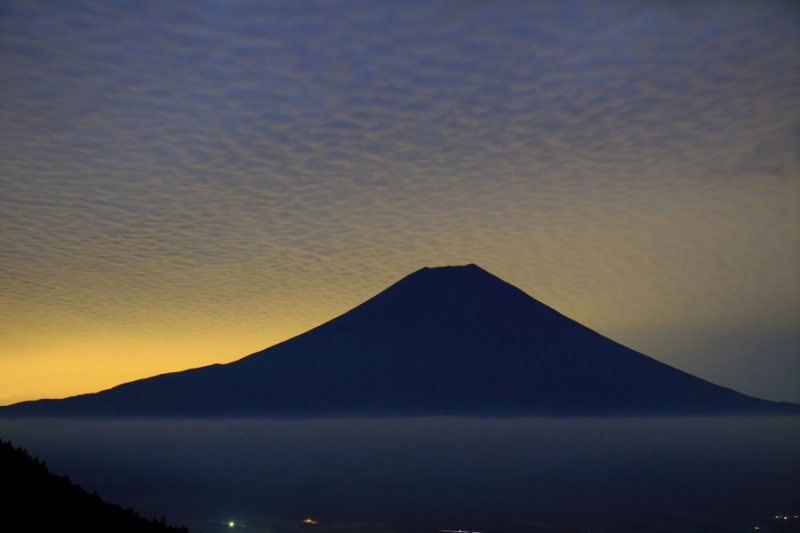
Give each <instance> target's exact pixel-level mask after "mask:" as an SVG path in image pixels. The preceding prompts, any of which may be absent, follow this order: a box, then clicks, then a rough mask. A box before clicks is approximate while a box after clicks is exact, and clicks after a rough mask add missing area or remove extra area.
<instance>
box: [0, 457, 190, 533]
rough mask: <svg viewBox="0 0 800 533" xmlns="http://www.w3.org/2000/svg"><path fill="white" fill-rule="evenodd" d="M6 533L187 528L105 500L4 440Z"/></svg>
mask: <svg viewBox="0 0 800 533" xmlns="http://www.w3.org/2000/svg"><path fill="white" fill-rule="evenodd" d="M0 472H2V484H3V491H2V494H3V495H2V498H0V517H2V518H1V519H0V520H1V521H2V530H3V531H5V532H8V533H16V532H31V533H39V532H50V531H52V532H56V531H79V532H81V533H95V532H97V533H116V532H120V533H122V532H124V533H139V532H148V533H149V532H153V533H160V532H165V533H166V532H170V533H188V530H187V529H186V528H185V527H175V526H168V525H167V524H166V522H165V520H164V518H163V517H162V518H161V520H160V521H156V520H155V519H154V520H148V519H146V518H143V517H141V516H139V514H138V513H137V512H135V511H134V510H132V509H122V508H121V507H120V506H119V505H114V504H111V503H106V502H104V501H103V500H102V499H101V498H100V496H98V495H97V493H94V494H89V493H88V492H86V491H85V490H83V489H82V488H81V487H80V486H78V485H75V484H74V483H72V482H71V481H70V479H69V476H58V475H55V474H53V473H51V472H50V471H49V470H48V469H47V464H46V463H45V462H39V459H38V458H36V457H31V456H30V455H28V452H27V451H26V450H24V449H22V448H21V447H17V448H14V446H12V444H11V441H8V442H3V441H0Z"/></svg>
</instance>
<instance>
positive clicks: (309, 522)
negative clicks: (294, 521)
mask: <svg viewBox="0 0 800 533" xmlns="http://www.w3.org/2000/svg"><path fill="white" fill-rule="evenodd" d="M303 522H304V523H306V524H316V522H314V521H313V520H311V519H310V518H306V519H305V520H303Z"/></svg>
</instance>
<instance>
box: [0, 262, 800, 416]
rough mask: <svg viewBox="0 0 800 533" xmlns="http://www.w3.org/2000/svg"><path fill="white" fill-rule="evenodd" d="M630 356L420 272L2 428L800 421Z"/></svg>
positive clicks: (448, 277)
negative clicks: (167, 423) (679, 418)
mask: <svg viewBox="0 0 800 533" xmlns="http://www.w3.org/2000/svg"><path fill="white" fill-rule="evenodd" d="M798 413H800V405H795V404H790V403H783V402H770V401H766V400H761V399H757V398H753V397H750V396H746V395H744V394H740V393H738V392H735V391H733V390H731V389H727V388H724V387H720V386H717V385H714V384H712V383H709V382H707V381H705V380H702V379H700V378H697V377H694V376H692V375H690V374H687V373H685V372H683V371H681V370H678V369H675V368H672V367H670V366H668V365H665V364H663V363H660V362H658V361H656V360H654V359H651V358H649V357H647V356H645V355H642V354H640V353H638V352H635V351H633V350H631V349H629V348H626V347H624V346H622V345H620V344H618V343H616V342H614V341H612V340H610V339H608V338H606V337H603V336H602V335H600V334H598V333H596V332H594V331H592V330H590V329H588V328H586V327H584V326H582V325H580V324H578V323H577V322H575V321H573V320H571V319H569V318H567V317H565V316H563V315H561V314H560V313H558V312H556V311H555V310H553V309H551V308H550V307H548V306H546V305H544V304H542V303H540V302H538V301H537V300H535V299H533V298H531V297H530V296H528V295H527V294H525V293H524V292H522V291H521V290H519V289H517V288H516V287H514V286H512V285H510V284H508V283H506V282H504V281H502V280H501V279H499V278H497V277H495V276H493V275H491V274H489V273H488V272H486V271H484V270H482V269H481V268H479V267H478V266H476V265H466V266H458V267H439V268H423V269H421V270H419V271H417V272H414V273H413V274H411V275H409V276H407V277H405V278H403V279H402V280H400V281H399V282H397V283H395V284H394V285H392V286H390V287H389V288H387V289H386V290H384V291H383V292H381V293H380V294H378V295H376V296H375V297H373V298H371V299H369V300H367V301H366V302H364V303H363V304H361V305H359V306H358V307H356V308H354V309H352V310H351V311H349V312H347V313H345V314H343V315H341V316H339V317H337V318H335V319H333V320H331V321H329V322H327V323H325V324H322V325H321V326H319V327H316V328H314V329H312V330H310V331H308V332H306V333H304V334H302V335H299V336H297V337H294V338H292V339H290V340H287V341H285V342H282V343H280V344H278V345H275V346H273V347H271V348H267V349H266V350H263V351H261V352H257V353H254V354H252V355H250V356H247V357H244V358H243V359H240V360H238V361H235V362H232V363H228V364H224V365H222V364H216V365H210V366H206V367H201V368H195V369H191V370H186V371H183V372H175V373H170V374H162V375H159V376H155V377H151V378H148V379H142V380H138V381H134V382H131V383H126V384H123V385H119V386H117V387H114V388H112V389H109V390H105V391H102V392H99V393H96V394H84V395H81V396H74V397H71V398H66V399H63V400H38V401H32V402H22V403H18V404H15V405H11V406H7V407H2V408H0V416H176V415H178V416H272V417H295V416H302V417H317V416H427V415H468V416H522V415H525V416H530V415H535V416H666V415H734V414H798Z"/></svg>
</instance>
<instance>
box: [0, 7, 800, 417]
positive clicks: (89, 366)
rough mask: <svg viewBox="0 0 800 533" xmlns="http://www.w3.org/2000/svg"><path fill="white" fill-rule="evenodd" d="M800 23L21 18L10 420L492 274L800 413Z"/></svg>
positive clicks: (309, 13)
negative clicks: (468, 268) (397, 293)
mask: <svg viewBox="0 0 800 533" xmlns="http://www.w3.org/2000/svg"><path fill="white" fill-rule="evenodd" d="M798 27H800V10H798V8H797V5H796V4H794V3H792V2H779V1H774V2H770V1H765V2H758V3H755V2H735V1H725V2H696V3H674V2H656V1H653V2H614V3H597V2H578V1H567V2H563V1H559V2H555V1H554V2H513V1H508V2H504V1H496V2H492V1H455V0H453V1H450V2H445V1H437V2H430V1H426V2H413V1H412V2H409V1H402V2H401V1H397V2H391V1H390V2H385V1H380V2H379V1H374V2H370V1H356V2H340V1H320V2H310V1H287V2H234V1H225V0H214V1H207V2H188V1H177V2H103V1H96V2H92V1H76V2H70V3H63V4H59V5H57V6H54V5H53V4H52V3H49V2H41V3H37V2H30V1H25V2H22V1H20V2H4V3H3V5H2V6H0V106H2V107H0V223H1V224H2V226H0V287H2V291H0V338H2V339H3V340H2V341H0V369H3V368H5V370H6V371H5V372H0V402H5V403H8V401H13V400H3V398H12V397H13V398H22V397H26V398H27V397H41V396H58V395H65V394H74V393H78V392H85V391H92V390H97V389H100V388H105V387H108V386H112V385H114V384H116V383H119V382H122V381H128V380H131V379H136V378H140V377H145V376H148V375H152V374H154V373H159V372H165V371H171V370H179V369H183V368H187V367H191V366H199V365H202V364H209V363H212V362H225V361H230V360H233V359H237V358H239V357H242V356H244V355H246V354H247V353H250V352H252V351H255V350H258V349H261V348H264V347H266V346H268V345H271V344H274V343H275V342H279V341H280V340H283V339H286V338H288V337H290V336H293V335H295V334H299V333H302V332H303V331H305V330H306V329H309V328H310V327H313V326H315V325H318V324H319V323H321V322H323V321H325V320H327V319H330V318H332V317H334V316H336V315H338V314H340V313H342V312H344V311H346V310H348V309H350V308H351V307H353V306H354V305H356V304H358V303H360V302H361V301H363V300H365V299H367V298H369V297H370V296H372V295H374V294H375V293H376V292H378V291H380V290H382V289H383V288H384V287H386V286H387V285H389V284H390V283H392V282H394V281H396V280H397V279H399V278H400V277H402V276H404V275H406V274H408V273H410V272H412V271H414V270H416V269H418V268H421V267H423V266H437V265H445V264H464V263H471V262H474V263H477V264H479V265H481V266H482V267H484V268H485V269H487V270H489V271H490V272H492V273H494V274H496V275H498V276H500V277H501V278H503V279H505V280H507V281H509V282H511V283H513V284H515V285H517V286H518V287H520V288H522V289H523V290H525V291H526V292H528V293H529V294H531V295H532V296H534V297H536V298H538V299H540V300H541V301H543V302H545V303H547V304H548V305H551V306H552V307H554V308H556V309H558V310H559V311H561V312H563V313H564V314H567V315H568V316H570V317H572V318H575V319H576V320H578V321H580V322H582V323H584V324H586V325H588V326H590V327H592V328H594V329H596V330H598V331H600V332H602V333H604V334H606V335H608V336H611V337H613V338H615V339H617V340H620V341H621V342H624V343H627V344H629V345H631V346H632V347H634V348H637V349H639V350H641V351H643V352H644V353H647V354H648V355H652V356H654V357H657V358H659V359H661V360H663V361H665V362H668V363H671V364H675V365H677V366H679V367H681V368H684V369H686V370H688V371H690V372H697V373H699V374H700V375H705V376H707V377H708V378H709V379H716V380H717V382H720V383H721V384H724V385H728V386H732V387H735V388H738V389H739V390H742V391H743V392H749V393H753V394H758V395H761V396H763V397H770V398H775V399H786V400H791V399H793V398H794V397H795V396H800V389H798V387H799V386H800V385H798V384H797V383H796V379H794V378H788V377H787V376H789V375H794V376H796V375H797V373H796V372H798V371H800V354H798V352H797V344H796V343H793V342H787V341H786V339H791V338H796V337H797V335H798V331H799V329H798V323H800V311H799V310H798V308H799V307H800V284H799V283H798V276H797V272H798V271H800V251H799V250H800V238H799V236H800V235H799V234H800V230H798V222H800V212H799V211H800V208H799V207H798V206H800V184H799V183H798V177H799V176H800V163H799V162H798V149H797V147H798V146H800V118H799V117H800V105H799V104H798V99H797V94H798V89H799V88H800V82H798V80H799V79H800V37H799V36H798ZM734 333H735V334H736V335H739V337H736V338H743V339H744V340H742V342H741V343H736V346H733V347H732V346H731V341H730V339H731V338H734V336H735V335H733V334H734ZM726 339H727V340H726ZM759 339H760V340H759ZM742 346H744V347H745V348H742ZM721 367H724V368H725V369H727V370H726V371H725V372H720V371H719V369H720V368H721ZM755 367H758V368H761V369H772V370H764V371H763V372H762V373H761V374H758V376H757V377H755V378H754V373H753V372H752V369H753V368H755ZM714 369H716V373H715V370H714ZM748 369H749V370H748ZM792 372H795V373H794V374H791V373H792ZM703 373H705V374H703ZM43 376H45V377H43ZM37 387H38V388H37ZM794 399H795V401H797V400H798V398H794Z"/></svg>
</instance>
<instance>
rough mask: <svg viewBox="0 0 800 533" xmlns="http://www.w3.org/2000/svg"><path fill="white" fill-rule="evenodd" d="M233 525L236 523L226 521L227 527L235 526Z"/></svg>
mask: <svg viewBox="0 0 800 533" xmlns="http://www.w3.org/2000/svg"><path fill="white" fill-rule="evenodd" d="M235 525H236V524H234V523H233V522H228V526H229V527H233V526H235Z"/></svg>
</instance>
